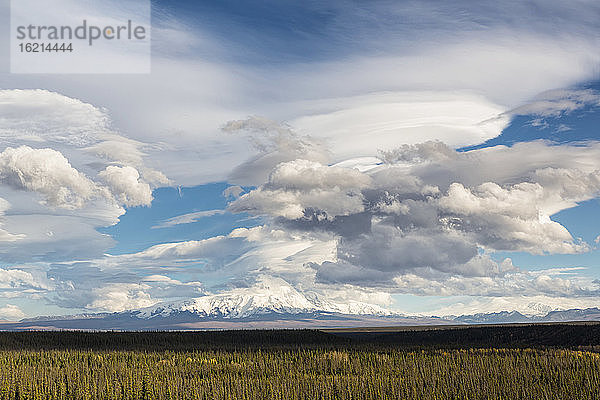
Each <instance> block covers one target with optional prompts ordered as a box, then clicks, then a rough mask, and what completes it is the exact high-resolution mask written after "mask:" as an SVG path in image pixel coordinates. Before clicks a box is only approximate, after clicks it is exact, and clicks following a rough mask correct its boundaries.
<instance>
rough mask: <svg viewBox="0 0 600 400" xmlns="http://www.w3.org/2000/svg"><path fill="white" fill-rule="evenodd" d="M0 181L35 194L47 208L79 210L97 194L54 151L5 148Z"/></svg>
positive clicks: (95, 190)
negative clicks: (42, 197)
mask: <svg viewBox="0 0 600 400" xmlns="http://www.w3.org/2000/svg"><path fill="white" fill-rule="evenodd" d="M0 181H1V182H2V183H4V184H6V185H9V186H12V187H14V188H17V189H23V190H30V191H35V192H38V193H40V194H42V195H43V196H44V201H45V202H47V203H48V204H49V205H51V206H56V207H64V208H81V207H83V205H84V203H85V202H86V201H88V200H90V199H92V198H94V197H96V196H98V195H99V194H100V193H101V189H100V188H99V187H97V186H96V185H95V184H94V183H93V182H92V181H91V180H89V179H88V178H87V177H86V176H85V175H83V174H82V173H81V172H79V171H77V170H76V169H75V168H73V167H72V166H71V164H70V163H69V161H68V160H67V159H66V158H65V157H64V156H63V155H62V154H61V153H59V152H58V151H56V150H52V149H32V148H31V147H29V146H20V147H18V148H12V147H8V148H6V149H5V150H4V151H3V152H2V153H0Z"/></svg>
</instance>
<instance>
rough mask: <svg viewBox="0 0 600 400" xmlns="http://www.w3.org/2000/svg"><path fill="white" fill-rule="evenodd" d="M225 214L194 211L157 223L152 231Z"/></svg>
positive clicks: (216, 211)
mask: <svg viewBox="0 0 600 400" xmlns="http://www.w3.org/2000/svg"><path fill="white" fill-rule="evenodd" d="M224 213H225V210H206V211H196V212H193V213H187V214H183V215H178V216H176V217H172V218H169V219H166V220H164V221H162V222H161V223H159V224H158V225H154V226H153V227H152V229H158V228H170V227H173V226H176V225H182V224H192V223H194V222H198V221H199V220H200V219H202V218H206V217H212V216H213V215H222V214H224Z"/></svg>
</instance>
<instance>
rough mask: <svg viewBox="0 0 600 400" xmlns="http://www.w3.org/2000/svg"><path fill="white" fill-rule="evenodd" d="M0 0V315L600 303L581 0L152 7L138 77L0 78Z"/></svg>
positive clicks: (589, 62) (598, 105)
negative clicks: (245, 301) (267, 299)
mask: <svg viewBox="0 0 600 400" xmlns="http://www.w3.org/2000/svg"><path fill="white" fill-rule="evenodd" d="M73 1H74V0H73ZM109 3H110V0H109ZM107 8H110V7H108V6H107ZM32 12H33V11H32ZM9 15H10V3H9V2H8V1H6V0H2V1H1V2H0V26H1V27H3V28H2V29H4V33H2V34H1V35H0V48H2V52H1V53H0V318H2V319H8V320H15V319H20V318H24V317H33V316H38V315H63V314H74V313H82V312H85V313H88V312H117V311H123V310H129V309H139V308H144V307H149V306H152V305H154V304H158V303H161V302H171V301H178V300H182V299H190V298H197V297H201V296H206V295H211V294H224V295H226V294H227V293H229V292H231V293H234V292H235V291H236V290H239V289H240V288H247V290H248V291H249V292H250V293H251V292H252V290H253V287H257V288H258V287H259V286H260V285H261V282H264V281H265V279H273V282H285V283H286V284H289V285H291V286H292V287H294V288H295V289H296V290H298V291H299V292H301V293H303V294H306V295H307V296H309V297H310V298H318V299H322V300H327V301H332V302H337V303H340V304H344V303H347V302H349V301H360V302H365V303H369V304H375V305H379V306H382V307H385V308H389V309H391V310H396V311H399V312H403V313H407V314H418V315H459V314H471V313H477V312H497V311H502V310H519V311H521V312H524V313H536V312H543V311H547V310H551V309H556V308H586V307H596V306H599V307H600V298H599V295H600V250H599V249H598V247H600V228H599V226H600V225H599V224H598V218H599V216H600V133H599V132H598V126H599V124H598V122H599V121H600V53H599V52H598V51H597V49H598V48H599V45H600V22H599V21H600V4H598V3H597V2H594V1H571V2H564V1H553V0H546V1H505V2H492V1H481V2H477V3H474V2H471V1H464V2H463V1H457V2H452V3H451V4H450V3H448V2H438V1H414V2H413V1H405V2H404V1H403V2H396V1H373V2H368V3H360V2H352V1H330V2H327V3H326V4H324V3H323V2H316V1H306V2H295V3H294V2H285V1H284V2H282V1H257V2H252V3H250V2H241V3H240V2H233V1H219V2H213V1H166V0H165V1H154V2H152V59H151V63H152V64H151V73H148V74H146V73H140V74H11V73H10V72H9V71H10V60H9V58H10V57H9V51H8V42H9V40H8V38H9V34H10V32H9V26H10V16H9ZM257 290H258V289H257Z"/></svg>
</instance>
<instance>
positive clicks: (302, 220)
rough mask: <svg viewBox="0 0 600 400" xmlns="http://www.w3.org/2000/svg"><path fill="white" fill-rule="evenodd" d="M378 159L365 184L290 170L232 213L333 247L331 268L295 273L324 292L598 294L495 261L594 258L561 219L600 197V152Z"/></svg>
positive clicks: (361, 177) (544, 146) (314, 264)
mask: <svg viewBox="0 0 600 400" xmlns="http://www.w3.org/2000/svg"><path fill="white" fill-rule="evenodd" d="M380 157H381V159H380V160H373V161H372V162H373V164H372V166H371V167H369V168H363V172H361V171H359V170H357V169H353V168H352V165H354V163H352V162H348V163H344V164H336V165H323V164H318V163H315V162H311V161H306V160H294V161H291V162H284V163H281V164H279V165H278V166H276V167H275V168H274V169H273V170H272V172H271V174H270V175H269V179H268V181H267V182H265V183H264V184H263V185H261V186H259V187H257V188H256V189H254V190H251V191H250V192H248V193H246V194H245V195H243V196H241V197H240V198H239V199H236V200H233V201H232V202H231V203H230V205H229V209H230V210H231V211H232V212H242V211H243V212H248V213H250V214H255V215H261V216H263V217H266V221H267V224H268V226H272V227H276V228H277V229H281V230H282V231H284V232H287V234H288V235H290V236H291V237H294V235H301V237H303V238H304V239H303V240H306V239H312V240H315V241H319V240H323V241H324V243H335V244H334V251H333V253H332V252H331V248H329V250H328V254H327V255H326V256H325V255H324V254H323V255H322V256H321V260H322V261H314V260H310V259H309V260H308V262H307V263H306V265H305V266H304V267H303V268H298V267H296V268H297V269H298V270H302V271H304V274H305V275H306V276H305V279H308V280H309V281H310V278H308V277H309V276H312V277H313V278H312V279H313V283H312V284H313V285H314V284H317V285H318V284H322V285H324V286H323V288H325V287H331V286H335V285H351V286H353V287H361V288H373V289H377V288H386V289H385V290H388V291H391V292H394V291H397V292H400V293H413V294H417V295H434V294H436V293H437V294H443V295H453V296H454V295H461V293H462V294H463V295H466V294H469V295H478V296H500V295H506V293H519V294H527V293H529V294H533V293H538V294H540V295H542V294H545V295H555V296H564V295H571V296H581V297H586V296H593V295H596V294H597V292H598V291H597V288H595V287H593V285H592V286H590V283H589V281H586V280H584V281H581V282H576V281H575V280H573V279H571V278H562V277H561V278H555V277H551V276H550V275H548V276H543V275H539V276H538V275H535V274H533V273H529V272H526V271H522V270H520V269H519V268H518V267H516V266H514V265H513V264H512V262H511V260H510V259H505V260H501V261H495V260H494V259H492V257H491V255H493V253H494V252H496V251H524V252H529V253H533V254H556V253H567V254H569V253H580V252H585V251H589V250H590V246H589V244H587V243H585V242H582V241H581V240H580V239H577V238H573V237H572V235H571V234H570V233H569V231H568V230H567V228H566V227H564V226H563V225H561V224H560V223H558V222H556V221H553V220H552V219H551V217H552V216H553V215H555V214H556V213H558V212H560V211H562V210H565V209H568V208H572V207H575V206H577V204H578V203H579V202H582V201H586V200H589V199H592V198H595V197H598V195H599V194H600V180H599V178H600V168H599V167H600V163H599V162H598V160H600V147H599V145H598V144H597V143H588V144H586V145H577V146H571V145H560V146H557V145H552V144H549V143H544V142H533V143H523V144H516V145H514V146H513V147H510V148H509V147H504V146H497V147H494V148H485V149H481V150H474V151H469V152H457V151H455V150H453V149H451V148H449V147H448V146H446V145H444V144H442V143H439V142H427V143H422V144H417V145H404V146H401V147H400V148H398V149H396V150H391V151H386V152H381V156H380ZM339 165H346V166H339ZM498 165H503V166H504V165H505V166H506V168H498ZM288 240H289V239H288ZM314 248H315V249H316V248H318V247H317V246H315V247H314ZM324 248H325V247H324ZM323 256H325V257H323ZM306 267H308V268H309V270H307V269H306ZM284 270H285V268H284ZM278 271H279V272H278V273H280V274H281V273H282V270H281V269H279V270H278ZM287 273H288V274H290V276H293V275H294V274H292V273H291V272H290V271H288V272H287ZM284 274H285V272H284ZM294 279H297V277H296V278H294ZM305 284H307V285H308V283H305ZM323 290H326V289H323Z"/></svg>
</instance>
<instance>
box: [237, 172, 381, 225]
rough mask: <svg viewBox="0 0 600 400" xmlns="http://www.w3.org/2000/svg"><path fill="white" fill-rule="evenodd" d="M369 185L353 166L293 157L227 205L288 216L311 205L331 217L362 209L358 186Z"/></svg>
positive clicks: (295, 216)
mask: <svg viewBox="0 0 600 400" xmlns="http://www.w3.org/2000/svg"><path fill="white" fill-rule="evenodd" d="M369 185H370V178H369V177H368V176H367V175H365V174H363V173H361V172H359V171H357V170H354V169H348V168H340V167H329V166H326V165H322V164H320V163H317V162H312V161H308V160H295V161H290V162H287V163H281V164H279V165H278V166H277V167H276V168H275V169H274V170H273V171H272V172H271V174H270V176H269V181H268V183H267V184H265V185H263V186H262V187H260V188H259V189H256V190H253V191H251V192H250V193H247V194H245V195H243V196H241V197H240V198H239V199H237V200H235V201H234V202H233V203H232V204H230V206H229V209H230V210H231V211H233V212H249V213H253V214H259V215H265V214H266V215H272V216H281V217H284V218H288V219H299V218H302V217H303V216H304V215H305V212H306V211H308V210H309V209H314V210H317V211H320V212H323V213H324V214H325V215H324V218H332V217H334V216H336V215H348V214H353V213H358V212H361V211H363V209H364V207H363V198H362V195H361V193H360V190H361V189H363V188H366V187H368V186H369Z"/></svg>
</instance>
